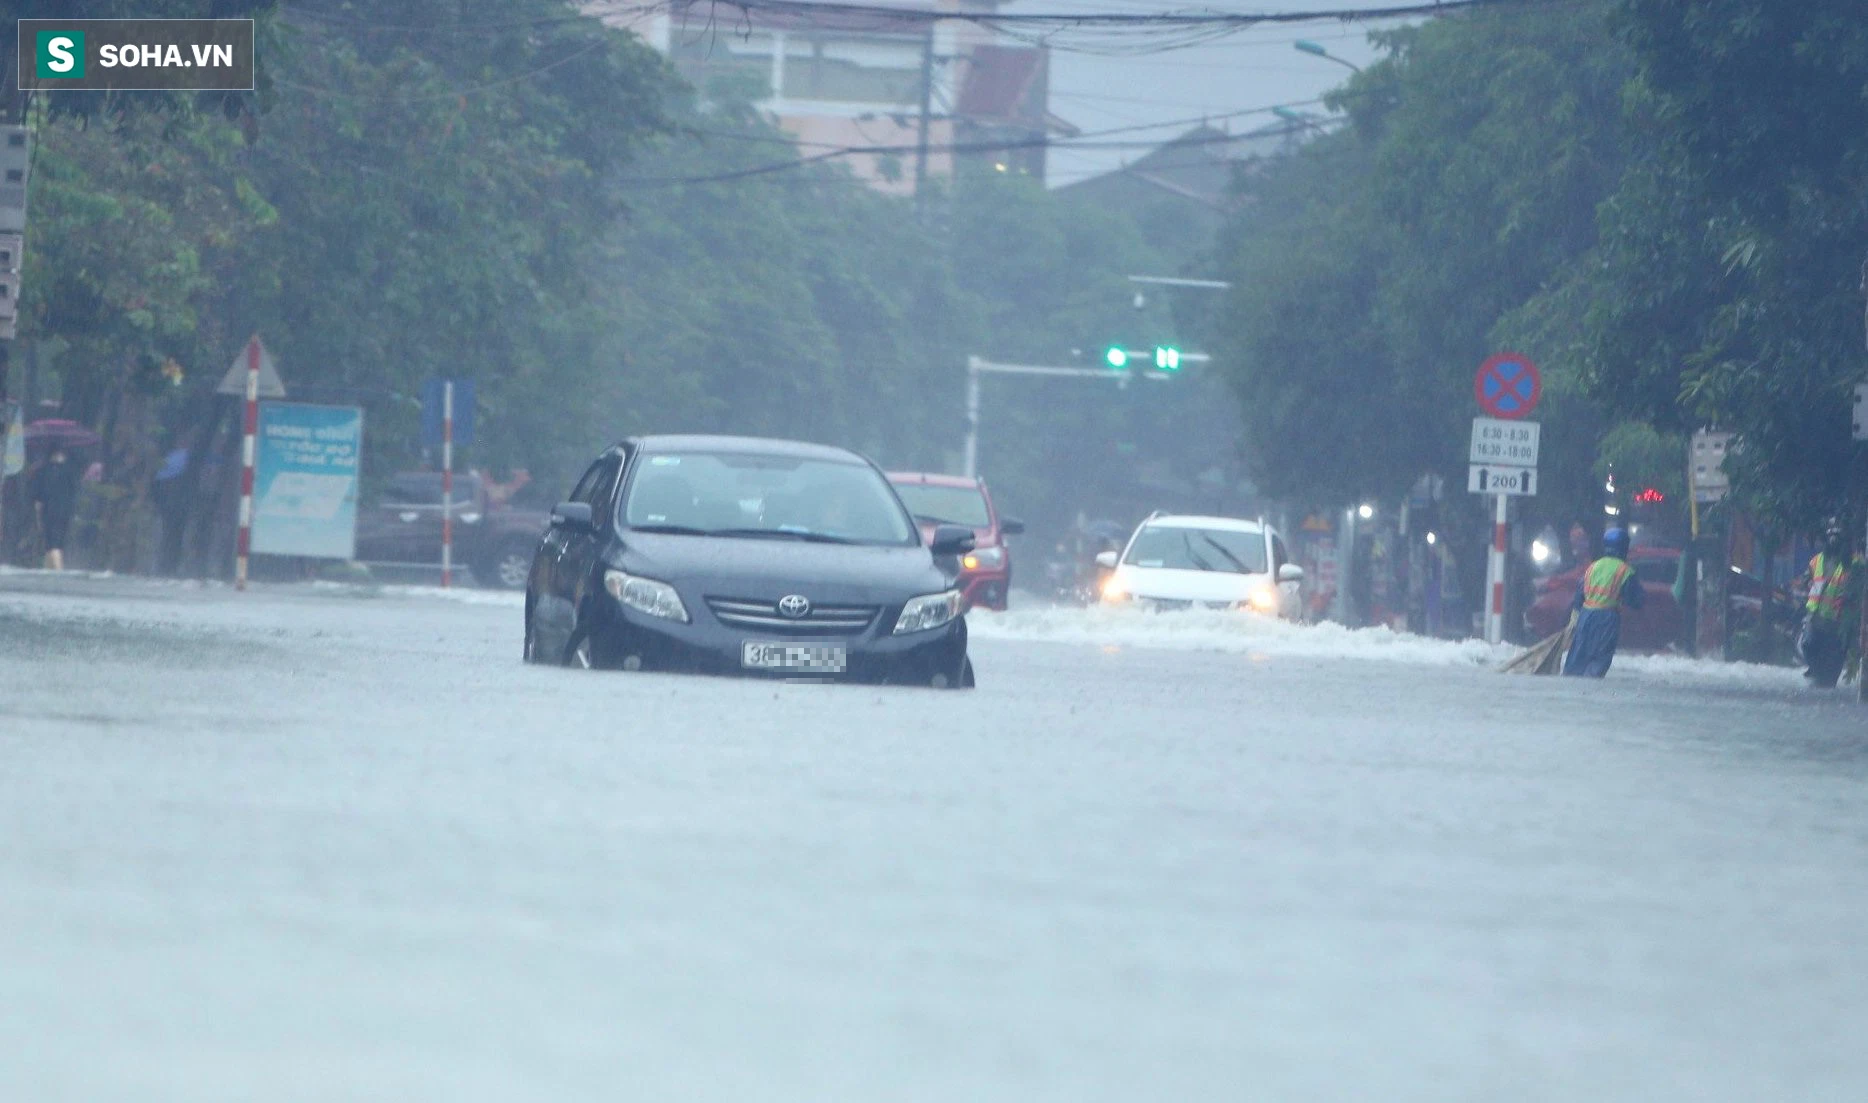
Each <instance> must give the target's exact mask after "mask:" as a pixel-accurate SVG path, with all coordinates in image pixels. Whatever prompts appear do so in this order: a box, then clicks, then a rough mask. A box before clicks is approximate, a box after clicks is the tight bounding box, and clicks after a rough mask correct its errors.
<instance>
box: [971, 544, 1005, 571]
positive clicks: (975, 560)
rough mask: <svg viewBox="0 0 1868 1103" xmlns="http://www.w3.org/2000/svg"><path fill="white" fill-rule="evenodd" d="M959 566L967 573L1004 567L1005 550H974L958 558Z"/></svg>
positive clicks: (991, 548)
mask: <svg viewBox="0 0 1868 1103" xmlns="http://www.w3.org/2000/svg"><path fill="white" fill-rule="evenodd" d="M960 565H961V566H962V567H965V568H966V569H967V570H969V571H979V570H987V571H991V570H997V569H998V568H1000V567H1003V566H1005V549H1004V548H1001V547H996V546H995V547H990V548H975V549H973V550H972V551H970V552H967V553H966V554H965V555H963V556H961V557H960Z"/></svg>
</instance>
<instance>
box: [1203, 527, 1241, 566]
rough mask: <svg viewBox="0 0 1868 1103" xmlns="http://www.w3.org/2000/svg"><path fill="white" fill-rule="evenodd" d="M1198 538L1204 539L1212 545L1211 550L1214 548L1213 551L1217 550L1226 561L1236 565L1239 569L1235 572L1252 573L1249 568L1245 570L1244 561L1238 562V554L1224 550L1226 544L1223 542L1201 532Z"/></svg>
mask: <svg viewBox="0 0 1868 1103" xmlns="http://www.w3.org/2000/svg"><path fill="white" fill-rule="evenodd" d="M1200 539H1202V540H1204V541H1206V542H1207V543H1209V544H1211V545H1213V550H1215V551H1217V552H1219V554H1221V555H1223V556H1225V557H1226V561H1227V562H1228V563H1231V564H1232V565H1233V566H1235V567H1237V568H1239V569H1238V571H1237V572H1235V573H1237V574H1251V573H1252V572H1251V571H1249V570H1247V569H1246V566H1245V564H1244V563H1242V562H1240V560H1239V557H1238V556H1236V555H1234V554H1232V553H1231V552H1229V551H1227V550H1226V545H1224V544H1222V543H1220V542H1219V541H1217V540H1215V539H1213V538H1212V537H1211V536H1208V535H1207V534H1206V533H1201V534H1200Z"/></svg>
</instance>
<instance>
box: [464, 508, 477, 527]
mask: <svg viewBox="0 0 1868 1103" xmlns="http://www.w3.org/2000/svg"><path fill="white" fill-rule="evenodd" d="M479 523H480V511H479V510H477V509H470V510H468V511H467V512H465V513H463V514H461V524H463V525H477V524H479Z"/></svg>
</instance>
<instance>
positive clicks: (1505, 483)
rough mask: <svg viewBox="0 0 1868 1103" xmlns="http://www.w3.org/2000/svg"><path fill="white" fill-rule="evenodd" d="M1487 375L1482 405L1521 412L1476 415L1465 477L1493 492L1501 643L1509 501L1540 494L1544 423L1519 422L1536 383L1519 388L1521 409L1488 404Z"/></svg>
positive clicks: (1490, 617) (1489, 570)
mask: <svg viewBox="0 0 1868 1103" xmlns="http://www.w3.org/2000/svg"><path fill="white" fill-rule="evenodd" d="M1498 359H1499V357H1496V356H1494V357H1493V358H1492V359H1491V360H1487V361H1486V365H1487V367H1491V366H1493V362H1494V361H1497V360H1498ZM1518 360H1519V361H1521V364H1520V366H1521V367H1522V368H1523V369H1525V370H1527V371H1528V372H1529V373H1530V378H1531V380H1532V382H1533V383H1535V380H1536V371H1537V369H1536V368H1535V367H1532V366H1531V363H1530V361H1528V360H1524V359H1523V358H1522V357H1519V358H1518ZM1486 376H1487V371H1486V368H1481V369H1480V370H1479V380H1480V385H1479V386H1478V390H1479V392H1480V393H1479V404H1480V405H1481V406H1483V407H1485V408H1486V409H1488V410H1496V411H1501V412H1502V411H1508V410H1511V409H1513V408H1515V409H1517V411H1518V412H1517V414H1516V415H1515V416H1509V417H1502V418H1501V417H1475V418H1473V419H1472V446H1471V449H1470V459H1471V461H1472V467H1471V468H1470V469H1469V470H1468V472H1467V475H1466V488H1467V489H1468V490H1470V491H1472V492H1473V493H1474V494H1490V495H1491V496H1492V503H1493V505H1492V547H1491V550H1490V552H1489V553H1488V554H1487V556H1486V563H1485V590H1486V609H1485V641H1486V642H1487V643H1502V642H1504V639H1505V547H1506V541H1507V537H1508V527H1509V526H1510V524H1511V506H1510V501H1511V499H1512V498H1514V497H1522V496H1525V495H1530V494H1535V493H1536V492H1537V445H1538V441H1539V439H1540V438H1541V436H1542V426H1540V425H1539V424H1538V423H1537V422H1535V421H1519V420H1517V417H1522V416H1523V415H1524V414H1525V413H1528V412H1529V411H1530V409H1531V408H1532V407H1533V406H1535V405H1536V404H1537V393H1538V388H1537V387H1536V386H1533V387H1531V389H1530V390H1529V391H1528V392H1520V393H1521V394H1526V395H1528V398H1520V400H1519V404H1518V405H1517V406H1516V407H1513V406H1512V405H1511V404H1510V403H1506V402H1504V401H1502V400H1495V401H1493V402H1490V403H1488V402H1487V401H1486V396H1485V394H1484V387H1483V385H1482V384H1483V382H1484V380H1485V378H1486ZM1521 376H1522V373H1520V377H1521Z"/></svg>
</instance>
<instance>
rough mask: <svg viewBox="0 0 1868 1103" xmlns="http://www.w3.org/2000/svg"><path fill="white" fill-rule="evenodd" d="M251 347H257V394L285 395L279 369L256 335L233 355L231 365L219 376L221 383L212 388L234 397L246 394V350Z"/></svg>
mask: <svg viewBox="0 0 1868 1103" xmlns="http://www.w3.org/2000/svg"><path fill="white" fill-rule="evenodd" d="M253 348H258V349H259V396H260V397H261V398H284V397H285V384H284V383H283V382H282V381H280V379H279V369H278V368H276V367H274V366H273V363H272V354H270V353H268V352H267V351H266V346H265V345H262V344H260V343H259V338H258V337H257V336H256V337H254V338H252V339H251V340H249V341H248V342H247V343H246V348H243V349H241V350H240V355H238V356H236V357H234V362H233V367H231V368H228V369H227V374H226V375H225V376H223V377H222V378H221V385H220V386H218V387H216V388H214V390H215V393H217V394H230V395H234V396H236V397H239V396H243V395H245V394H246V371H247V355H248V350H249V349H253Z"/></svg>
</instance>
